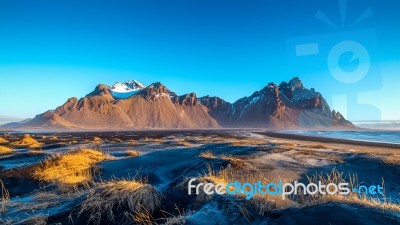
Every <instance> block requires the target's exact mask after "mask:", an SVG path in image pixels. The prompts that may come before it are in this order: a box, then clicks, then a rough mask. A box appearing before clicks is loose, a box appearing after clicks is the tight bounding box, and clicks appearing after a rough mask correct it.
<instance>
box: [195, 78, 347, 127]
mask: <svg viewBox="0 0 400 225" xmlns="http://www.w3.org/2000/svg"><path fill="white" fill-rule="evenodd" d="M199 100H200V101H201V102H202V104H203V105H205V106H206V107H207V108H208V109H209V114H210V115H211V116H212V117H213V118H215V119H216V120H217V121H218V122H219V124H220V125H221V126H223V127H252V128H271V129H288V128H293V129H295V128H341V127H342V128H352V127H354V126H353V125H352V124H351V123H350V122H349V121H347V120H346V119H345V118H344V117H343V116H342V115H341V114H340V113H339V112H336V111H335V110H332V111H331V109H330V107H329V105H328V103H327V102H326V100H325V99H324V98H323V97H322V95H321V94H320V93H319V92H316V91H315V90H314V89H313V88H311V89H307V88H305V87H304V85H303V83H302V82H301V80H300V79H299V78H298V77H295V78H293V79H292V80H290V81H289V82H288V83H287V82H282V83H281V84H280V85H279V86H278V85H276V84H274V83H269V84H268V85H267V86H266V87H264V88H263V89H261V90H260V91H256V92H254V93H253V94H252V95H251V96H249V97H244V98H241V99H239V100H237V101H236V102H234V103H233V104H231V103H229V102H226V101H224V100H223V99H220V98H218V97H209V96H206V97H202V98H200V99H199Z"/></svg>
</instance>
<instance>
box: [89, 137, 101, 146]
mask: <svg viewBox="0 0 400 225" xmlns="http://www.w3.org/2000/svg"><path fill="white" fill-rule="evenodd" d="M92 143H93V144H95V145H101V144H103V140H102V139H101V138H99V137H94V138H93V141H92Z"/></svg>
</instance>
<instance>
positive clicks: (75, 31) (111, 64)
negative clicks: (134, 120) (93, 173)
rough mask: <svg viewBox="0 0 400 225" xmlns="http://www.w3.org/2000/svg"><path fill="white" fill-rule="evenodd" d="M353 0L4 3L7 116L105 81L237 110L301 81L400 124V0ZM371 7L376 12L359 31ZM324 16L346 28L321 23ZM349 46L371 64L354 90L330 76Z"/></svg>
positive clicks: (357, 111) (0, 0) (357, 112)
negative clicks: (275, 86) (272, 89)
mask: <svg viewBox="0 0 400 225" xmlns="http://www.w3.org/2000/svg"><path fill="white" fill-rule="evenodd" d="M339 2H341V3H342V6H343V5H347V7H344V8H343V7H342V12H343V9H346V10H345V11H346V13H345V14H343V15H345V16H344V17H341V14H340V12H341V11H340V4H339ZM344 3H345V1H337V0H327V1H317V0H305V1H288V0H283V1H267V0H263V1H261V0H260V1H232V0H231V1H215V0H213V1H212V0H210V1H208V0H192V1H187V0H180V1H178V0H175V1H154V0H146V1H135V0H126V1H84V2H83V1H72V0H68V1H61V0H59V1H54V0H48V1H40V0H38V1H29V0H25V1H21V0H13V1H6V0H0V79H1V80H0V106H1V108H0V120H1V119H2V118H3V120H5V119H7V118H8V120H13V118H28V117H33V116H35V115H36V114H38V113H41V112H44V111H46V110H48V109H53V108H55V107H56V106H58V105H61V104H63V103H64V102H65V101H66V99H67V98H69V97H71V96H76V97H83V96H84V95H85V94H87V93H89V92H90V91H92V90H93V89H94V87H95V86H96V85H97V84H98V83H104V84H108V85H112V84H113V83H114V82H116V81H125V80H130V79H136V80H138V81H140V82H142V83H144V84H150V83H152V82H155V81H160V82H162V83H164V84H165V85H166V86H167V87H168V88H170V89H171V90H173V91H175V92H177V93H178V94H184V93H188V92H193V91H194V92H196V93H197V94H198V95H199V96H202V95H206V94H209V95H216V96H220V97H222V98H224V99H226V100H228V101H230V102H233V101H235V100H237V99H238V98H240V97H243V96H248V95H251V94H252V93H253V92H254V91H256V90H259V89H261V88H262V87H264V86H265V85H266V84H267V83H268V82H277V83H279V82H281V81H284V80H289V79H290V78H291V77H293V76H299V77H300V78H301V79H302V80H303V82H304V83H305V85H306V86H308V87H314V88H316V90H318V91H320V92H322V93H323V94H324V95H325V96H326V97H327V100H328V102H330V103H331V104H332V105H333V106H334V107H335V108H338V109H339V110H341V111H344V114H345V115H348V117H349V118H351V119H352V120H365V119H386V120H388V119H390V120H393V119H400V116H399V114H398V113H397V112H399V110H400V103H398V101H397V102H395V101H394V97H395V96H399V94H400V89H399V88H398V87H399V85H400V79H399V78H398V75H399V74H400V66H399V65H400V64H399V62H400V45H399V44H398V40H400V24H399V23H398V21H400V16H399V14H398V11H397V9H399V8H400V7H399V6H400V5H399V4H400V3H398V1H396V0H390V1H385V4H382V3H380V2H379V1H377V0H364V1H355V0H354V1H352V0H349V1H348V4H344ZM368 8H370V10H371V12H372V14H371V16H370V17H368V18H365V20H361V22H360V23H357V24H356V25H354V26H353V27H350V25H352V24H353V22H354V21H357V18H359V17H360V15H362V14H363V12H366V9H368ZM318 10H320V11H321V12H323V14H324V15H325V16H326V17H327V18H329V19H330V21H332V23H333V24H336V27H334V26H332V25H329V24H327V22H326V21H325V23H324V22H322V21H321V18H320V19H319V20H318V19H317V18H315V15H316V13H317V12H318ZM342 21H343V25H344V26H342ZM365 29H370V30H371V29H372V30H373V31H374V32H373V35H372V34H370V33H367V35H365V34H364V33H363V32H362V31H363V30H365ZM346 32H347V33H346ZM347 39H351V40H355V41H360V43H362V44H364V45H365V48H366V49H367V50H368V51H369V54H370V58H371V63H370V64H371V66H370V71H371V72H370V74H368V75H367V76H366V77H367V78H366V79H364V80H362V81H360V82H357V83H355V84H351V85H347V84H342V83H340V82H339V83H338V82H336V83H335V82H334V81H335V80H332V79H333V78H332V76H330V75H329V71H328V70H327V55H328V52H329V50H330V49H331V47H332V46H333V45H334V44H335V43H336V42H340V41H342V40H347ZM293 40H294V41H293ZM304 41H312V42H318V43H319V45H320V54H319V55H318V56H312V57H309V58H308V57H297V56H293V54H292V53H293V52H292V50H293V49H294V46H292V45H291V44H293V43H296V44H298V43H297V42H299V43H300V42H304ZM350 57H351V56H350ZM352 65H353V64H352V63H349V65H347V66H348V67H349V70H352V68H351V67H352ZM353 66H354V65H353ZM353 69H354V68H353ZM346 95H349V96H353V97H349V98H348V101H347V102H348V103H349V104H347V103H346V101H345V100H344V99H346ZM354 96H355V97H354ZM332 99H333V100H332ZM359 103H363V104H369V105H374V107H373V108H374V109H372V108H371V110H369V108H364V107H362V106H359ZM350 108H351V110H350ZM367 109H368V110H367ZM346 110H348V111H346ZM10 118H11V119H10Z"/></svg>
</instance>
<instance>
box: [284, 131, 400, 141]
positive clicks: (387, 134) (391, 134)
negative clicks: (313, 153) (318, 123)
mask: <svg viewBox="0 0 400 225" xmlns="http://www.w3.org/2000/svg"><path fill="white" fill-rule="evenodd" d="M284 133H290V134H298V135H304V136H315V137H329V138H338V139H346V140H356V141H368V142H377V143H392V144H400V131H380V130H374V131H285V132H284Z"/></svg>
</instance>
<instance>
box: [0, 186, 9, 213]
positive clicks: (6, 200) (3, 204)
mask: <svg viewBox="0 0 400 225" xmlns="http://www.w3.org/2000/svg"><path fill="white" fill-rule="evenodd" d="M0 189H1V207H0V213H3V212H5V211H6V210H7V208H6V205H7V204H8V203H9V202H10V194H9V193H8V191H7V189H6V187H5V186H4V184H3V181H1V180H0Z"/></svg>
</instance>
